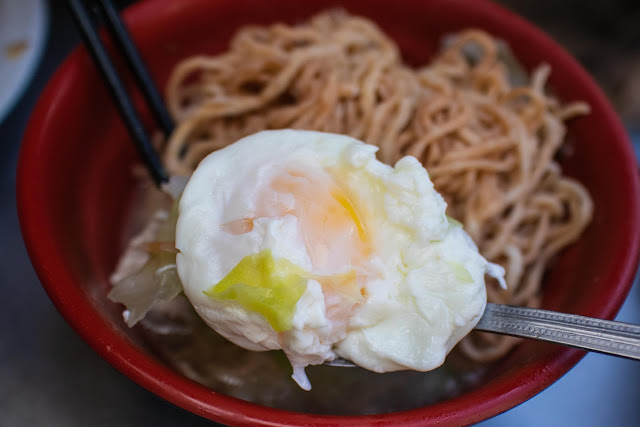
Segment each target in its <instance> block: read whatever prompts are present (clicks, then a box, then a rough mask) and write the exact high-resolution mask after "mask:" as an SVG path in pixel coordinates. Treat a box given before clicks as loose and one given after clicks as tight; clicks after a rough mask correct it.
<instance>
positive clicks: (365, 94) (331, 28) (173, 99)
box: [164, 11, 593, 361]
mask: <svg viewBox="0 0 640 427" xmlns="http://www.w3.org/2000/svg"><path fill="white" fill-rule="evenodd" d="M500 58H501V54H500V47H499V43H498V42H497V41H496V40H495V39H493V38H492V37H491V36H489V35H488V34H486V33H484V32H482V31H477V30H469V31H465V32H462V33H460V34H458V35H457V36H455V37H454V38H453V39H452V41H451V42H450V43H448V45H447V47H445V48H444V49H443V50H442V51H441V52H440V53H439V54H438V55H437V56H436V57H435V59H433V61H432V62H431V63H430V64H428V65H427V66H424V67H422V68H420V69H417V70H413V69H410V68H408V67H407V66H405V65H404V64H403V63H402V60H401V58H400V55H399V53H398V48H397V47H396V46H395V44H394V43H393V42H392V41H391V40H390V39H389V38H388V37H387V36H386V35H385V34H383V33H382V32H381V31H380V30H379V29H378V28H377V27H376V26H375V24H373V23H372V22H370V21H368V20H365V19H362V18H357V17H353V16H349V15H347V14H346V13H343V12H335V11H332V12H328V13H322V14H319V15H317V16H315V17H313V18H312V19H311V20H310V21H309V22H308V23H307V24H304V25H299V26H287V25H282V24H276V25H273V26H271V27H267V28H260V27H250V28H245V29H243V30H241V31H240V32H238V34H237V35H236V36H235V38H234V39H233V41H232V42H231V47H230V50H229V51H228V52H226V53H224V54H222V55H218V56H215V57H205V56H195V57H192V58H188V59H186V60H185V61H183V62H182V63H181V64H179V65H178V66H177V67H176V68H175V70H174V72H173V74H172V76H171V78H170V79H169V83H168V85H167V101H168V105H169V108H170V110H171V113H172V114H173V116H174V117H175V118H176V120H177V122H178V126H177V129H176V131H175V133H174V134H173V136H172V137H171V139H170V140H169V141H168V142H167V143H166V145H165V147H164V161H165V164H166V165H167V168H168V169H169V171H170V173H172V174H181V175H188V174H190V173H191V172H192V171H193V170H194V169H195V167H196V166H197V164H198V163H199V161H200V160H201V159H202V158H203V157H205V156H206V155H207V154H208V153H210V152H211V151H214V150H216V149H219V148H222V147H224V146H226V145H228V144H230V143H232V142H234V141H236V140H237V139H239V138H241V137H243V136H246V135H249V134H252V133H254V132H256V131H259V130H263V129H277V128H286V127H290V128H298V129H310V130H321V131H328V132H336V133H342V134H347V135H351V136H353V137H355V138H358V139H362V140H364V141H365V142H368V143H370V144H375V145H378V146H379V147H380V152H379V157H380V159H381V160H383V161H385V162H388V163H394V162H396V161H397V160H398V159H400V158H401V157H402V156H404V155H407V154H411V155H414V156H416V157H417V158H418V159H419V160H421V161H422V162H423V164H424V165H425V167H426V168H427V170H428V171H429V173H430V176H431V178H432V180H433V182H434V185H435V186H436V189H437V190H438V191H439V192H440V193H441V194H442V195H443V196H444V198H445V200H446V201H447V203H448V205H449V206H448V213H449V214H450V215H452V216H453V217H456V218H457V219H459V220H461V221H463V222H464V223H465V228H466V229H467V231H468V232H469V234H470V235H471V236H472V238H473V239H474V240H475V242H476V243H477V244H478V246H479V248H480V251H481V252H482V254H483V255H484V256H485V257H487V258H488V259H490V260H491V261H494V262H498V263H500V264H502V265H503V266H505V268H506V270H507V280H508V284H509V288H508V289H507V290H501V289H498V288H496V287H494V286H489V287H488V289H487V291H488V297H489V300H490V301H494V302H501V303H509V304H519V305H529V306H539V304H540V300H541V280H542V276H543V274H544V271H545V269H546V268H547V266H548V265H549V262H550V261H551V260H552V259H553V257H554V256H555V255H556V254H557V253H558V252H559V251H560V250H562V249H563V248H565V247H566V246H567V245H569V244H571V243H572V242H574V241H575V240H576V239H577V238H578V236H579V235H580V233H581V232H582V231H583V230H584V228H585V227H586V226H587V224H588V223H589V221H590V219H591V216H592V211H593V205H592V202H591V199H590V197H589V194H588V193H587V191H586V190H585V189H584V187H583V186H582V185H580V184H579V183H578V182H576V181H574V180H572V179H570V178H567V177H565V176H563V175H562V173H561V171H560V169H559V167H558V165H557V164H556V163H555V162H554V161H553V158H554V156H555V155H556V152H557V150H558V148H559V147H560V145H561V144H562V143H563V138H564V135H565V124H564V121H565V120H567V119H569V118H572V117H575V116H577V115H581V114H585V113H587V112H588V106H586V105H585V104H583V103H572V104H569V105H561V104H560V102H558V101H557V100H556V99H554V98H553V97H551V96H549V95H548V94H547V93H545V88H544V87H545V84H546V81H547V78H548V76H549V73H550V72H551V70H550V67H549V66H548V65H541V66H540V67H538V68H537V69H536V70H534V72H533V73H532V76H531V79H530V84H529V85H526V86H517V87H516V86H513V85H512V83H511V80H510V75H509V73H508V70H507V65H506V64H505V63H503V62H502V61H501V59H500ZM517 342H518V341H517V340H514V339H512V338H508V337H499V336H491V335H487V334H472V335H471V336H469V337H467V338H466V339H465V340H464V341H463V343H462V344H461V346H460V349H461V350H462V352H463V353H464V354H466V355H467V356H469V357H470V358H472V359H475V360H478V361H490V360H495V359H496V358H499V357H501V356H503V355H504V354H506V353H507V352H508V351H509V350H510V349H511V348H513V346H514V345H515V344H516V343H517Z"/></svg>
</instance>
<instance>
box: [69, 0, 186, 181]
mask: <svg viewBox="0 0 640 427" xmlns="http://www.w3.org/2000/svg"><path fill="white" fill-rule="evenodd" d="M89 3H92V6H93V7H90V6H89V7H88V6H87V4H86V2H84V1H83V0H67V5H68V7H69V10H70V11H71V14H72V15H73V18H74V21H75V23H76V25H77V27H78V29H79V30H80V34H81V36H82V39H83V41H84V43H85V45H86V47H87V49H88V51H89V53H90V54H91V57H92V59H93V62H94V63H95V64H96V66H97V67H98V70H99V71H100V73H101V74H102V77H103V78H104V80H105V83H106V84H107V87H108V89H109V92H110V93H111V95H112V97H113V100H114V101H115V103H116V107H117V108H118V111H119V112H120V115H121V116H122V119H123V120H124V122H125V125H126V127H127V129H128V130H129V133H130V135H131V137H132V139H133V141H134V143H135V144H136V146H137V148H138V150H139V151H140V154H141V155H142V158H143V160H144V162H145V164H146V166H147V168H148V169H149V172H151V176H152V177H153V179H154V181H155V182H156V184H158V185H160V184H162V183H164V182H167V181H168V178H167V172H166V171H165V169H164V166H163V165H162V162H161V161H160V158H159V157H158V153H157V152H156V151H155V149H154V148H153V145H152V143H151V138H150V137H149V135H148V134H147V132H146V130H145V128H144V125H143V123H142V120H141V119H140V116H139V115H138V113H137V112H136V109H135V107H134V106H133V102H132V101H131V98H130V97H129V95H128V93H127V90H126V88H125V86H124V84H123V82H122V79H121V78H120V76H119V74H118V71H117V69H116V67H115V66H114V64H113V62H112V61H111V57H110V56H109V53H108V52H107V49H106V48H105V46H104V44H103V42H102V40H101V38H100V36H99V34H98V29H97V26H96V23H95V22H94V19H95V18H102V19H103V20H104V22H105V24H106V28H107V31H108V33H109V35H110V36H111V38H112V39H113V41H114V42H115V46H116V48H117V50H118V51H119V53H120V55H122V56H123V57H124V59H125V61H126V64H127V66H128V67H129V69H130V71H131V72H132V74H133V76H134V78H135V81H136V83H137V84H138V86H139V87H140V89H141V91H142V94H143V96H144V99H145V101H146V103H147V104H148V106H149V109H150V110H151V112H152V114H153V116H154V118H155V120H156V121H157V124H158V125H159V126H160V128H161V129H162V132H163V133H164V135H165V136H166V137H168V136H169V134H171V132H172V131H173V120H171V116H170V115H169V112H168V111H167V107H166V106H165V104H164V102H163V100H162V97H161V96H160V94H159V93H158V90H157V88H156V87H155V85H154V83H153V80H151V76H150V75H149V72H148V71H147V69H146V67H145V65H144V63H143V61H142V58H141V57H140V54H139V53H138V49H136V46H135V44H134V43H133V41H132V39H131V36H130V35H129V33H128V31H127V29H126V28H125V26H124V23H123V22H122V20H121V19H120V16H119V14H118V11H117V9H116V8H115V7H114V5H113V3H112V2H111V1H110V0H96V1H91V2H89ZM92 12H93V15H94V18H92Z"/></svg>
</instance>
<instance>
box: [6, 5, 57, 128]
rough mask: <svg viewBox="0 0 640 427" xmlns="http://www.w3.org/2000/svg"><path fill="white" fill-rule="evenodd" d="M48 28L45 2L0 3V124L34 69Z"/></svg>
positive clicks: (20, 93) (25, 85)
mask: <svg viewBox="0 0 640 427" xmlns="http://www.w3.org/2000/svg"><path fill="white" fill-rule="evenodd" d="M48 26H49V19H48V8H47V3H46V2H45V0H0V123H1V122H2V121H3V119H4V118H5V116H6V115H7V114H9V112H10V111H11V108H12V107H13V106H14V104H15V103H16V102H17V101H18V99H19V98H20V95H22V92H23V91H24V89H25V88H26V87H27V84H28V83H29V81H30V80H31V77H32V76H33V74H34V71H35V70H36V68H37V65H38V62H39V59H40V57H41V55H42V52H43V48H44V45H45V42H46V35H47V30H48Z"/></svg>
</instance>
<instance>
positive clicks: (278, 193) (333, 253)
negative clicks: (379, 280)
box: [258, 171, 371, 272]
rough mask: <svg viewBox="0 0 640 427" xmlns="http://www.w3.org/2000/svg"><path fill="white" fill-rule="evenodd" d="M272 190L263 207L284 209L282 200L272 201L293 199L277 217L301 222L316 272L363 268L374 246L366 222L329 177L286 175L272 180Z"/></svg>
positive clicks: (287, 173)
mask: <svg viewBox="0 0 640 427" xmlns="http://www.w3.org/2000/svg"><path fill="white" fill-rule="evenodd" d="M271 188H272V189H273V190H274V193H271V194H270V195H267V196H266V198H264V199H263V200H261V205H262V206H261V207H262V208H264V207H268V206H274V205H275V206H283V205H282V201H281V200H277V201H275V203H274V201H273V200H271V201H270V200H268V199H269V197H272V198H275V199H278V198H280V199H283V197H282V196H286V195H292V196H293V202H289V203H288V204H287V205H286V207H285V208H284V210H283V211H281V212H280V215H278V216H282V215H286V214H290V215H293V216H295V217H297V218H298V224H299V227H300V232H301V234H302V236H303V239H304V242H305V246H306V248H307V252H308V253H309V256H310V258H311V263H312V264H313V267H314V269H316V270H318V271H323V272H336V271H339V270H342V269H343V268H344V267H343V266H345V265H346V266H358V265H362V264H363V262H364V261H365V260H366V259H367V258H368V257H369V255H370V254H371V243H370V239H369V237H368V236H367V232H366V229H365V226H364V223H363V220H362V218H361V217H360V215H359V214H358V211H357V210H356V208H355V206H354V203H353V202H352V201H351V198H350V197H349V195H348V194H347V193H346V192H345V191H344V190H343V189H342V188H340V187H339V186H338V185H337V184H336V183H335V182H334V181H333V179H332V178H331V176H330V175H329V174H328V173H317V172H316V173H309V172H305V173H304V174H303V173H301V172H300V171H287V172H285V173H283V174H281V175H279V176H277V177H276V178H274V179H273V181H272V182H271ZM259 210H262V209H259ZM259 215H260V213H259V212H258V216H259ZM341 267H342V268H341Z"/></svg>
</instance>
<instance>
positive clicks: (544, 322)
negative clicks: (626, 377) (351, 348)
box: [325, 303, 640, 368]
mask: <svg viewBox="0 0 640 427" xmlns="http://www.w3.org/2000/svg"><path fill="white" fill-rule="evenodd" d="M475 329H476V330H477V331H484V332H495V333H498V334H503V335H512V336H515V337H521V338H531V339H534V340H542V341H548V342H552V343H556V344H562V345H566V346H569V347H575V348H579V349H582V350H588V351H595V352H598V353H604V354H609V355H612V356H619V357H625V358H628V359H635V360H640V325H633V324H630V323H623V322H614V321H612V320H602V319H595V318H593V317H585V316H578V315H576V314H566V313H558V312H556V311H549V310H540V309H537V308H528V307H516V306H511V305H503V304H492V303H488V304H487V308H486V309H485V311H484V314H483V315H482V317H481V318H480V321H479V322H478V324H477V325H476V327H475ZM325 365H328V366H339V367H343V368H347V367H355V366H356V365H354V364H353V363H351V362H350V361H348V360H346V359H342V358H336V359H334V360H332V361H331V362H325Z"/></svg>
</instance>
